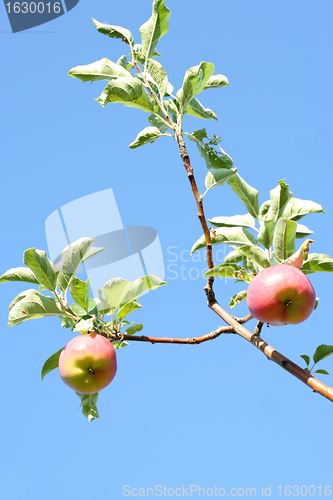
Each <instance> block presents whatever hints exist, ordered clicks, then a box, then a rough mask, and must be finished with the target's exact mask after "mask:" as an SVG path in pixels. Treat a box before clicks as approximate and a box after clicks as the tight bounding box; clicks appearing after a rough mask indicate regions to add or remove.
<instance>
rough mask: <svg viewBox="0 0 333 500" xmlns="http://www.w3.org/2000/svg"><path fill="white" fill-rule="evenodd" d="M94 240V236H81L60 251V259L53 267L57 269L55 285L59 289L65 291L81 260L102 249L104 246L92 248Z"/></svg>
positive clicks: (83, 260)
mask: <svg viewBox="0 0 333 500" xmlns="http://www.w3.org/2000/svg"><path fill="white" fill-rule="evenodd" d="M94 241H95V239H94V238H87V237H83V238H80V239H78V240H76V241H74V242H73V243H71V244H70V245H68V246H67V247H65V248H64V250H63V251H62V253H61V260H60V261H59V262H58V263H57V264H56V265H55V269H57V270H58V271H59V274H58V279H57V285H58V286H59V288H60V290H61V291H63V292H66V290H67V289H68V287H69V286H70V283H71V280H72V278H73V277H74V276H75V274H76V273H77V270H78V268H79V266H80V265H81V264H82V263H83V262H85V261H86V260H88V258H91V257H93V256H94V255H96V254H97V253H99V252H101V251H102V250H104V248H93V249H92V248H91V247H92V244H93V243H94Z"/></svg>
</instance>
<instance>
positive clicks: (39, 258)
mask: <svg viewBox="0 0 333 500" xmlns="http://www.w3.org/2000/svg"><path fill="white" fill-rule="evenodd" d="M23 263H24V264H25V265H26V266H27V267H29V269H31V271H32V272H33V273H34V275H35V276H36V278H37V279H38V281H39V283H40V284H41V285H44V286H45V287H46V288H47V289H48V290H51V291H54V290H55V289H56V280H57V273H56V271H55V269H54V267H53V264H52V262H51V261H50V260H49V259H48V256H47V254H46V252H44V251H43V250H36V248H29V249H28V250H26V251H25V252H24V253H23Z"/></svg>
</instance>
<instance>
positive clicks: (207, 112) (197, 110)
mask: <svg viewBox="0 0 333 500" xmlns="http://www.w3.org/2000/svg"><path fill="white" fill-rule="evenodd" d="M185 112H186V113H187V114H188V115H191V116H195V117H196V118H203V119H212V120H217V116H216V114H215V113H214V111H212V110H211V109H209V108H205V107H204V106H203V105H202V104H201V102H200V101H198V99H196V98H195V97H194V98H193V99H191V101H190V102H189V103H188V105H187V106H186V110H185Z"/></svg>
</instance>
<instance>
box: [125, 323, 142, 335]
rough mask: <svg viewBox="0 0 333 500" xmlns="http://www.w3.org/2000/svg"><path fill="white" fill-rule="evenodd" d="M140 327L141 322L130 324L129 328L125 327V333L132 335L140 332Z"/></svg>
mask: <svg viewBox="0 0 333 500" xmlns="http://www.w3.org/2000/svg"><path fill="white" fill-rule="evenodd" d="M142 328H143V325H141V324H138V325H133V326H130V327H129V328H127V330H126V334H127V335H134V333H136V332H140V331H141V330H142Z"/></svg>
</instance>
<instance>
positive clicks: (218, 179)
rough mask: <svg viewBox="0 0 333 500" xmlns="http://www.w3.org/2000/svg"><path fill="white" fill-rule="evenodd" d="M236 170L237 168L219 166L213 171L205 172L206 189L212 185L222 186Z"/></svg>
mask: <svg viewBox="0 0 333 500" xmlns="http://www.w3.org/2000/svg"><path fill="white" fill-rule="evenodd" d="M236 172H237V168H219V169H218V170H214V171H213V172H211V171H210V172H207V174H206V178H205V186H206V188H207V191H208V190H209V189H211V188H213V187H217V186H223V184H224V183H225V182H226V181H227V180H228V179H230V177H232V176H233V175H235V173H236Z"/></svg>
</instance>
